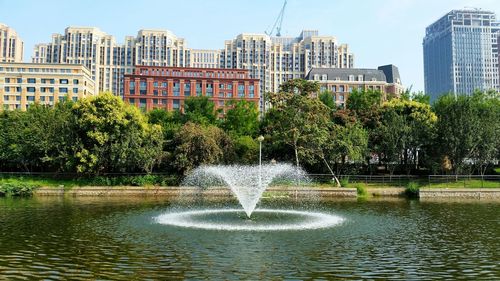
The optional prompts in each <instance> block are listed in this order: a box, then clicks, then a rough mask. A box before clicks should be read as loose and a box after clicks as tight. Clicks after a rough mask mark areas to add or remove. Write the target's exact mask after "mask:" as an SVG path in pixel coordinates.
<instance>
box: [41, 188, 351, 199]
mask: <svg viewBox="0 0 500 281" xmlns="http://www.w3.org/2000/svg"><path fill="white" fill-rule="evenodd" d="M34 194H35V195H37V196H179V195H181V196H190V195H196V196H198V195H209V196H216V197H219V196H221V197H226V196H232V194H231V191H230V190H229V189H228V188H211V189H208V190H205V191H200V189H198V188H190V187H182V188H181V187H135V186H119V187H107V186H84V187H74V188H69V189H64V188H54V187H42V188H38V189H36V190H35V191H34ZM264 195H271V196H274V195H279V196H287V197H306V196H310V195H319V196H321V197H356V196H357V193H356V189H355V188H328V189H318V188H313V187H312V188H307V187H306V188H303V187H301V188H299V189H297V188H282V187H272V188H269V189H267V190H266V191H265V193H264Z"/></svg>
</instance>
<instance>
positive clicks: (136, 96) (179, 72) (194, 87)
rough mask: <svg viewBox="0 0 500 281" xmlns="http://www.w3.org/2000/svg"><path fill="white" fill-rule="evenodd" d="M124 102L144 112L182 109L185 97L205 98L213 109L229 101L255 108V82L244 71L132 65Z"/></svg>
mask: <svg viewBox="0 0 500 281" xmlns="http://www.w3.org/2000/svg"><path fill="white" fill-rule="evenodd" d="M123 86H124V87H123V89H124V100H125V102H128V103H130V104H134V105H136V106H138V107H143V108H145V109H146V110H151V109H153V108H164V109H166V110H176V109H182V107H183V101H184V99H186V98H187V97H195V96H206V97H208V98H209V99H210V100H212V101H214V103H215V107H216V108H217V109H219V108H222V109H224V108H225V106H226V104H227V102H228V101H231V100H240V99H244V100H247V101H253V102H255V104H256V105H257V106H258V105H259V98H260V90H259V89H260V87H259V80H258V79H251V78H250V77H249V75H248V70H242V69H219V68H189V67H161V66H136V67H135V70H134V74H125V77H124V85H123Z"/></svg>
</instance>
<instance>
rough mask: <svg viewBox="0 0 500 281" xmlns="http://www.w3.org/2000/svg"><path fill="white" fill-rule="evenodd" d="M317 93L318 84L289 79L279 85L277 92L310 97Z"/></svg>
mask: <svg viewBox="0 0 500 281" xmlns="http://www.w3.org/2000/svg"><path fill="white" fill-rule="evenodd" d="M318 91H319V84H318V82H316V81H308V80H305V79H291V80H288V81H286V82H285V83H283V84H281V85H280V89H279V92H282V93H291V94H298V95H301V96H310V95H311V94H313V93H317V92H318Z"/></svg>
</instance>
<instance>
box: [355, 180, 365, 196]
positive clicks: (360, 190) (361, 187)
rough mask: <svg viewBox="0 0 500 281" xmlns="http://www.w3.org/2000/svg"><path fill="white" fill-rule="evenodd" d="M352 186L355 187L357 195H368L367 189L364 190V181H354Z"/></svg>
mask: <svg viewBox="0 0 500 281" xmlns="http://www.w3.org/2000/svg"><path fill="white" fill-rule="evenodd" d="M354 187H355V188H356V190H357V192H358V196H359V197H366V196H368V191H367V190H366V186H365V184H364V183H356V184H355V185H354Z"/></svg>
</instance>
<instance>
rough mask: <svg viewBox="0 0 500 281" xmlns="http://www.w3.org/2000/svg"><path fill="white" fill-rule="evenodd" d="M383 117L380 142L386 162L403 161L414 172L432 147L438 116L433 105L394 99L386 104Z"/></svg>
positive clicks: (383, 106) (383, 108)
mask: <svg viewBox="0 0 500 281" xmlns="http://www.w3.org/2000/svg"><path fill="white" fill-rule="evenodd" d="M381 116H382V119H381V123H380V127H379V132H380V133H381V135H380V136H379V137H380V142H379V143H380V147H381V148H382V149H385V157H386V160H387V161H392V162H394V161H399V162H400V164H402V165H403V167H404V168H406V171H407V173H410V171H411V169H412V168H418V167H417V165H418V162H422V161H423V160H424V159H425V157H426V156H427V153H428V151H429V150H430V148H431V146H432V143H431V140H432V138H433V136H434V127H435V123H436V121H437V117H436V115H435V114H434V113H433V112H432V109H431V107H430V105H429V104H426V103H421V102H417V101H410V100H398V99H393V100H390V101H388V102H386V103H384V104H383V105H382V108H381ZM390 142H393V143H390ZM391 147H392V148H391ZM393 149H396V150H393ZM398 149H399V151H397V150H398ZM389 154H392V155H389ZM417 157H418V158H417ZM417 161H418V162H417ZM392 167H394V166H392Z"/></svg>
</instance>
